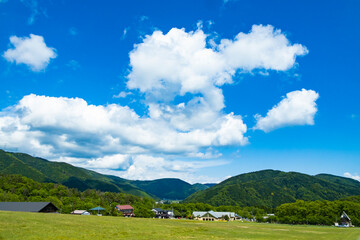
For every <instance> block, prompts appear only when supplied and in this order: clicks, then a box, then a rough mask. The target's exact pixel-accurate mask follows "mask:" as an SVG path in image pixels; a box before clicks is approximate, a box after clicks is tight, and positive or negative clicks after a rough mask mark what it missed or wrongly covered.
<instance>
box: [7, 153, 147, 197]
mask: <svg viewBox="0 0 360 240" xmlns="http://www.w3.org/2000/svg"><path fill="white" fill-rule="evenodd" d="M0 174H20V175H22V176H25V177H28V178H31V179H33V180H35V181H39V182H52V183H61V184H63V185H65V186H67V187H69V188H77V189H78V190H80V191H83V190H86V189H97V190H100V191H108V192H124V193H130V194H133V195H136V196H143V197H149V195H148V194H147V193H145V192H144V191H142V190H140V189H138V188H137V187H136V186H134V185H132V184H131V183H129V181H128V180H126V179H122V178H119V177H115V176H112V177H111V178H110V177H109V176H106V175H103V174H100V173H97V172H94V171H90V170H87V169H83V168H79V167H74V166H72V165H70V164H67V163H62V162H51V161H48V160H45V159H42V158H36V157H32V156H30V155H28V154H24V153H10V152H5V151H3V150H0Z"/></svg>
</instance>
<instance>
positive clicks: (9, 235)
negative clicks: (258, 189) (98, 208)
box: [0, 211, 360, 240]
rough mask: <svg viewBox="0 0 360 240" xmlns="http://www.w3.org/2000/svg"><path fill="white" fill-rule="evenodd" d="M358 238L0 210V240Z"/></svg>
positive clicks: (357, 231)
mask: <svg viewBox="0 0 360 240" xmlns="http://www.w3.org/2000/svg"><path fill="white" fill-rule="evenodd" d="M122 238H126V239H316V240H320V239H326V240H331V239H334V240H335V239H342V240H345V239H355V240H358V239H360V228H335V227H326V226H300V225H297V226H291V225H281V224H261V223H241V222H201V221H195V220H169V219H165V220H162V219H142V218H121V217H105V216H102V217H98V216H73V215H61V214H44V213H22V212H4V211H0V239H1V240H3V239H16V240H18V239H122Z"/></svg>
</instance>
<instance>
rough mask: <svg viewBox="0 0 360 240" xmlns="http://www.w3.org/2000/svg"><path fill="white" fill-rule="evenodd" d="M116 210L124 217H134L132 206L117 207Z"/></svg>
mask: <svg viewBox="0 0 360 240" xmlns="http://www.w3.org/2000/svg"><path fill="white" fill-rule="evenodd" d="M115 208H116V210H118V211H120V212H122V214H123V215H124V217H134V216H135V214H134V208H133V207H132V206H130V205H116V207H115Z"/></svg>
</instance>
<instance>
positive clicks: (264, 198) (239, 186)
mask: <svg viewBox="0 0 360 240" xmlns="http://www.w3.org/2000/svg"><path fill="white" fill-rule="evenodd" d="M359 194H360V182H357V181H353V180H351V179H347V178H341V177H337V176H332V175H328V174H327V175H326V176H323V175H320V176H310V175H306V174H302V173H297V172H281V171H274V170H263V171H258V172H252V173H246V174H241V175H238V176H235V177H232V178H229V179H227V180H225V181H223V182H221V183H219V184H217V185H215V186H213V187H211V188H208V189H205V190H203V191H199V192H196V193H194V194H192V195H191V196H189V197H188V198H187V199H185V201H184V202H203V203H208V204H211V205H215V206H219V205H238V206H260V207H271V208H275V207H277V206H279V205H281V204H283V203H291V202H295V201H296V200H298V199H301V200H337V199H341V198H344V197H347V196H351V195H359Z"/></svg>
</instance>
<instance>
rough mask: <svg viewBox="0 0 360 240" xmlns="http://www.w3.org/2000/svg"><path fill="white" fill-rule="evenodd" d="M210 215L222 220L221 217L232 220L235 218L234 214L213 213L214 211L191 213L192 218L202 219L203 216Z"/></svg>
mask: <svg viewBox="0 0 360 240" xmlns="http://www.w3.org/2000/svg"><path fill="white" fill-rule="evenodd" d="M207 214H209V215H211V216H213V217H214V218H222V216H225V215H227V216H229V217H230V218H234V217H235V213H234V212H214V211H208V212H202V211H198V212H193V215H194V217H204V216H205V215H207Z"/></svg>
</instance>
